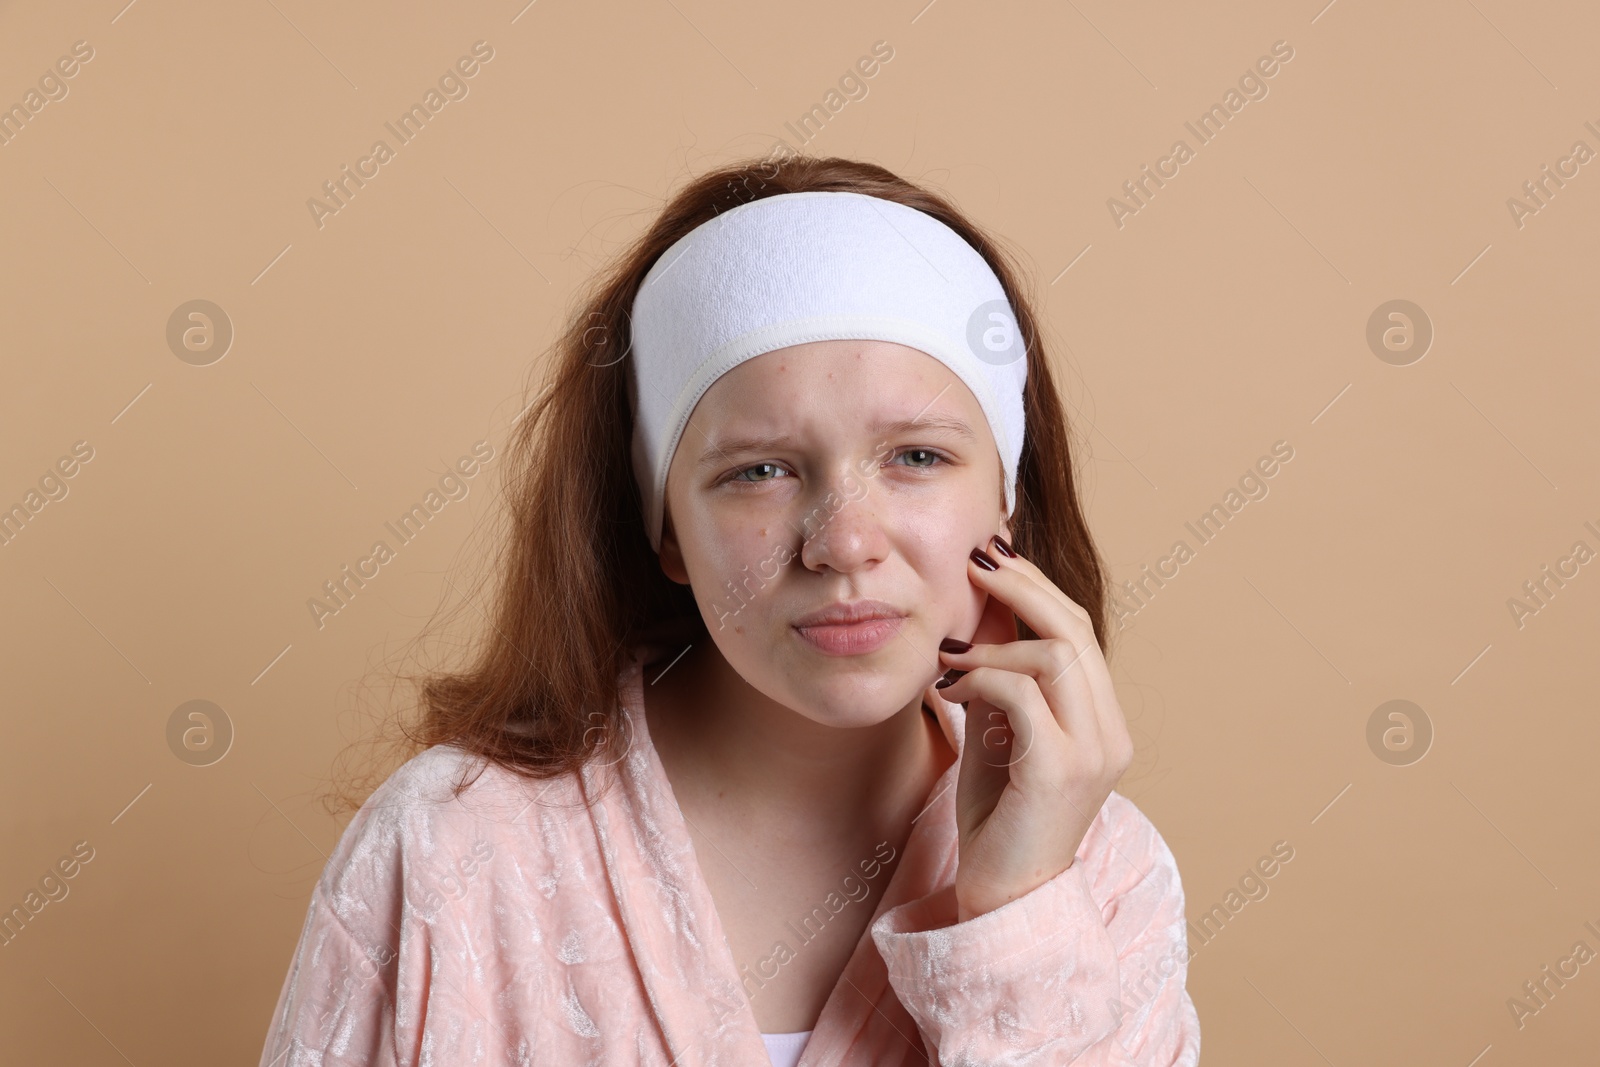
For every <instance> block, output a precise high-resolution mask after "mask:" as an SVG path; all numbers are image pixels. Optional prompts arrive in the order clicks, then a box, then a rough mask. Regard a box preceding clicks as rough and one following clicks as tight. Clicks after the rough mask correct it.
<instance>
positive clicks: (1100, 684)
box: [967, 550, 1126, 731]
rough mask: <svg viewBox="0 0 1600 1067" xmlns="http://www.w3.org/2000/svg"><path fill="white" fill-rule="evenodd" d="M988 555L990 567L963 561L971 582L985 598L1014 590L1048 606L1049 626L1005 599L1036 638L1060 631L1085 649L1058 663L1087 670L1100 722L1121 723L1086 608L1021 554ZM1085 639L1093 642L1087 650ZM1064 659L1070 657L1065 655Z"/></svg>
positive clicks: (1110, 725)
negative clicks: (992, 563) (993, 564)
mask: <svg viewBox="0 0 1600 1067" xmlns="http://www.w3.org/2000/svg"><path fill="white" fill-rule="evenodd" d="M991 558H993V559H994V560H995V562H996V563H997V565H998V568H997V569H996V570H993V571H990V570H988V569H987V568H985V567H983V566H982V565H981V564H979V563H977V562H976V561H971V562H969V565H968V568H967V570H968V572H969V574H970V576H971V578H972V581H973V584H974V585H976V586H978V587H979V588H980V589H984V590H985V591H987V592H988V593H989V594H990V599H991V600H993V599H995V598H997V597H998V598H999V599H1001V600H1002V601H1007V600H1008V597H1012V596H1018V597H1022V598H1026V599H1027V600H1029V601H1030V602H1031V603H1033V604H1034V605H1036V608H1035V610H1040V611H1049V612H1051V615H1052V618H1053V619H1054V620H1055V622H1054V624H1053V628H1052V626H1047V625H1046V624H1044V623H1040V622H1035V621H1034V619H1033V618H1030V617H1028V616H1027V615H1026V610H1027V609H1026V608H1025V607H1023V606H1020V605H1018V604H1015V603H1010V604H1009V606H1010V607H1011V608H1012V609H1013V610H1015V611H1016V613H1017V615H1018V616H1019V617H1022V618H1023V621H1024V622H1027V623H1028V625H1029V627H1031V628H1032V630H1033V632H1034V633H1036V634H1038V635H1039V636H1040V637H1041V638H1057V637H1066V638H1068V639H1070V640H1071V641H1072V643H1073V645H1074V646H1075V647H1077V648H1081V649H1084V650H1085V655H1084V657H1083V658H1082V659H1079V660H1077V661H1076V663H1074V664H1073V665H1072V666H1070V667H1066V664H1063V667H1066V669H1067V670H1068V673H1070V672H1071V671H1073V670H1078V669H1080V668H1081V669H1083V670H1084V671H1085V672H1086V673H1087V674H1088V676H1089V685H1090V688H1091V689H1092V690H1093V692H1094V695H1095V708H1096V710H1097V713H1099V714H1101V715H1103V716H1104V718H1105V722H1104V725H1105V726H1106V727H1107V729H1109V730H1112V731H1115V730H1116V729H1119V728H1120V729H1126V722H1125V721H1124V722H1120V723H1119V722H1118V721H1117V720H1119V719H1120V718H1121V715H1122V711H1121V706H1120V705H1119V704H1118V703H1117V698H1116V689H1115V687H1114V686H1113V685H1112V684H1111V674H1110V670H1109V669H1108V668H1107V667H1106V665H1105V657H1104V655H1103V654H1101V652H1100V644H1099V640H1098V638H1096V637H1095V633H1094V625H1093V623H1092V622H1090V620H1089V616H1088V613H1087V612H1085V611H1084V610H1083V609H1082V608H1081V607H1079V606H1078V605H1077V604H1075V603H1073V601H1072V600H1071V598H1069V597H1068V596H1067V595H1066V594H1065V593H1062V592H1061V591H1060V590H1059V589H1058V588H1057V587H1056V585H1055V583H1054V582H1052V581H1050V579H1049V578H1048V577H1046V576H1045V575H1044V573H1043V572H1041V571H1040V570H1039V568H1038V567H1036V566H1034V565H1033V564H1032V563H1029V562H1028V561H1027V560H1024V559H1023V558H1022V557H1020V556H1018V557H1015V558H1013V557H1009V556H1006V555H1005V554H1004V553H1003V552H999V551H998V550H996V553H995V554H994V555H993V556H991ZM1030 573H1031V574H1033V575H1037V578H1036V579H1035V578H1030V577H1028V575H1029V574H1030ZM1008 603H1009V601H1008ZM1047 630H1050V631H1051V632H1047ZM1091 644H1092V645H1093V646H1094V648H1093V651H1092V652H1089V651H1088V649H1089V646H1090V645H1091ZM1068 662H1071V660H1070V658H1069V661H1068Z"/></svg>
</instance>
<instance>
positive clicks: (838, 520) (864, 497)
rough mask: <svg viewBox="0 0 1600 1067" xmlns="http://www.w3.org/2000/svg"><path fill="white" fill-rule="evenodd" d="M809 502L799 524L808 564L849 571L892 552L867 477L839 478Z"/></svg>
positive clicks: (802, 557) (802, 554)
mask: <svg viewBox="0 0 1600 1067" xmlns="http://www.w3.org/2000/svg"><path fill="white" fill-rule="evenodd" d="M806 506H807V510H806V511H805V512H803V513H802V514H801V515H800V516H798V518H797V520H796V522H795V526H796V527H797V528H798V529H799V531H800V533H801V536H802V537H804V538H805V541H804V544H803V545H802V547H801V549H800V560H801V562H802V563H804V564H805V565H806V567H807V568H809V569H811V570H817V569H819V568H821V567H827V568H829V569H831V570H835V571H840V572H842V573H849V572H851V571H854V570H857V569H859V568H860V567H862V566H865V565H867V564H869V563H876V562H878V561H880V560H882V559H884V558H885V556H886V555H887V554H888V546H889V537H888V534H887V533H886V532H885V530H884V528H883V523H882V522H881V521H880V518H879V515H878V508H877V504H876V502H875V500H874V494H873V493H872V492H871V491H870V490H869V488H868V483H867V482H866V481H864V480H862V479H859V478H855V477H854V476H853V475H845V476H843V477H841V478H836V479H834V480H833V481H832V482H831V484H829V485H827V486H825V487H819V488H818V491H817V492H816V493H814V494H811V495H809V496H808V497H807V498H806Z"/></svg>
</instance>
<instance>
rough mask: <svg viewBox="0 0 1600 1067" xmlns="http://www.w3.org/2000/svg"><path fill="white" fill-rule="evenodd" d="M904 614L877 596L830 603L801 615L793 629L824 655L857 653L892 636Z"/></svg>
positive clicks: (872, 649)
mask: <svg viewBox="0 0 1600 1067" xmlns="http://www.w3.org/2000/svg"><path fill="white" fill-rule="evenodd" d="M905 619H906V614H905V612H903V611H901V610H900V609H898V608H896V607H895V606H894V605H892V604H885V603H884V602H883V601H881V600H853V601H848V602H841V603H838V604H830V605H828V606H827V607H825V608H823V609H822V610H820V611H813V612H812V613H811V614H809V615H804V616H802V617H801V618H800V619H799V620H797V621H796V622H795V624H794V629H795V632H796V633H797V634H799V635H800V637H801V639H803V640H804V641H805V642H806V643H807V644H808V645H810V646H811V647H812V648H813V649H815V650H816V651H818V652H821V653H822V654H823V655H827V656H861V655H866V654H867V653H871V652H876V651H878V650H879V649H880V648H883V647H884V646H885V645H887V644H889V642H890V641H892V640H894V637H895V635H896V634H897V633H899V632H900V627H901V625H902V624H903V623H904V622H905Z"/></svg>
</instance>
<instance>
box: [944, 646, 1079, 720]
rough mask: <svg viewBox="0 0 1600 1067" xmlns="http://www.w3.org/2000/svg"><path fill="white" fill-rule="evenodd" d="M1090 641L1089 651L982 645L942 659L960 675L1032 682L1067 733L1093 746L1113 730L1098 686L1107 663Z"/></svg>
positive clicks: (947, 655)
mask: <svg viewBox="0 0 1600 1067" xmlns="http://www.w3.org/2000/svg"><path fill="white" fill-rule="evenodd" d="M1086 640H1087V645H1086V646H1085V645H1080V644H1075V643H1074V642H1073V641H1071V640H1069V639H1066V638H1050V639H1048V640H1042V641H1011V642H1008V643H1006V644H1000V645H983V644H978V645H973V646H972V648H971V649H970V650H969V651H967V652H945V651H944V650H942V649H941V650H940V652H939V658H940V661H941V662H943V663H944V664H946V665H948V666H949V667H951V668H953V669H955V670H958V671H971V670H974V669H976V668H979V667H992V668H995V669H998V670H1004V671H1011V672H1014V673H1017V674H1022V675H1026V676H1028V677H1030V678H1032V679H1033V681H1034V682H1035V684H1036V685H1037V686H1038V688H1039V691H1040V693H1041V695H1043V697H1044V699H1045V703H1046V704H1047V705H1048V706H1049V708H1050V710H1051V713H1052V714H1053V715H1054V716H1055V719H1056V722H1057V723H1059V724H1060V726H1061V728H1062V729H1063V730H1065V731H1066V732H1067V733H1069V734H1071V735H1073V736H1074V737H1076V738H1078V739H1079V740H1081V741H1086V742H1093V741H1096V740H1097V739H1098V738H1100V737H1101V736H1102V735H1103V734H1104V733H1105V732H1106V728H1107V724H1106V723H1105V721H1104V720H1105V719H1106V717H1107V716H1105V715H1104V714H1103V711H1102V709H1101V708H1100V706H1099V705H1100V704H1101V702H1102V697H1101V693H1100V691H1099V690H1098V689H1097V687H1096V686H1095V685H1094V676H1095V674H1096V672H1097V671H1098V672H1099V673H1104V671H1105V667H1104V662H1105V661H1104V660H1103V659H1101V658H1100V656H1099V651H1100V649H1099V646H1098V645H1096V644H1095V643H1094V639H1093V638H1092V637H1089V638H1087V639H1086ZM1096 661H1098V665H1097V663H1096ZM1108 683H1109V678H1108ZM945 699H946V700H949V699H951V698H950V697H949V696H946V697H945Z"/></svg>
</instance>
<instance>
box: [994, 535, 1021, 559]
mask: <svg viewBox="0 0 1600 1067" xmlns="http://www.w3.org/2000/svg"><path fill="white" fill-rule="evenodd" d="M989 543H990V544H991V545H993V546H994V548H995V551H996V552H999V553H1000V554H1001V555H1002V556H1009V557H1011V558H1012V559H1016V558H1017V552H1016V549H1014V548H1012V547H1011V544H1010V542H1008V541H1007V540H1006V539H1005V538H1004V537H1001V536H1000V535H999V534H995V535H994V536H993V537H991V538H989Z"/></svg>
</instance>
